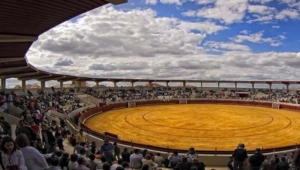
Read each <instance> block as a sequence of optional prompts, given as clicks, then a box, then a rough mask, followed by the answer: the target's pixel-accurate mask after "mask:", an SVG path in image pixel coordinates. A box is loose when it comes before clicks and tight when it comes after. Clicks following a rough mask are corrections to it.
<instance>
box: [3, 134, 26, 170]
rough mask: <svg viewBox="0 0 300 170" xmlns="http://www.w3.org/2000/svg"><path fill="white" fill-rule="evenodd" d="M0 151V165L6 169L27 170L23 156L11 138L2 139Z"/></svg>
mask: <svg viewBox="0 0 300 170" xmlns="http://www.w3.org/2000/svg"><path fill="white" fill-rule="evenodd" d="M1 150H2V153H1V159H2V164H3V166H4V167H5V168H6V169H18V170H27V167H26V166H25V160H24V157H23V154H22V152H21V151H20V150H19V149H17V145H16V143H15V141H14V140H13V139H12V138H11V137H8V136H7V137H4V138H3V140H2V143H1Z"/></svg>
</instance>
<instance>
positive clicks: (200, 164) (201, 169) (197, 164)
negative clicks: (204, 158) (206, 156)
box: [191, 159, 205, 170]
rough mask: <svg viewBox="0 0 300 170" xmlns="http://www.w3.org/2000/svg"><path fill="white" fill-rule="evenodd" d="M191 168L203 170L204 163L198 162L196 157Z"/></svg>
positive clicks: (192, 169)
mask: <svg viewBox="0 0 300 170" xmlns="http://www.w3.org/2000/svg"><path fill="white" fill-rule="evenodd" d="M191 170H205V164H204V163H203V162H200V161H199V160H198V159H193V161H192V164H191Z"/></svg>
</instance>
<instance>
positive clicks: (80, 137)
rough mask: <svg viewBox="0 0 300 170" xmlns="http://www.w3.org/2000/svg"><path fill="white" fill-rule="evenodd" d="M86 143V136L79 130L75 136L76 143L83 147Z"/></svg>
mask: <svg viewBox="0 0 300 170" xmlns="http://www.w3.org/2000/svg"><path fill="white" fill-rule="evenodd" d="M86 141H87V137H86V134H85V133H83V130H82V129H80V130H79V133H78V134H77V135H76V142H79V143H80V145H81V146H83V147H84V146H85V143H86Z"/></svg>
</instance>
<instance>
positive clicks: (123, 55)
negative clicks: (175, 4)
mask: <svg viewBox="0 0 300 170" xmlns="http://www.w3.org/2000/svg"><path fill="white" fill-rule="evenodd" d="M219 3H220V2H219ZM216 6H218V5H216ZM216 6H214V7H216ZM232 6H234V4H232ZM218 7H219V6H218ZM226 8H227V7H226ZM245 9H246V8H245ZM224 16H226V14H224ZM235 21H237V20H235ZM224 22H225V21H224ZM225 23H226V22H225ZM227 23H229V22H227ZM225 29H229V27H225V26H222V25H218V24H216V23H214V22H212V21H210V20H209V21H205V22H188V21H182V20H180V19H176V18H169V17H158V16H157V14H156V11H154V10H151V9H145V10H141V9H135V10H128V11H121V10H116V9H114V8H113V7H103V8H99V9H95V10H93V11H90V12H88V13H86V14H84V15H82V17H81V18H79V19H78V20H77V21H75V22H74V21H73V22H71V21H69V22H66V23H63V24H62V25H60V26H57V27H55V28H54V29H52V30H50V31H48V32H46V33H45V34H43V35H41V36H40V37H39V40H38V41H36V42H35V43H34V44H33V46H32V48H31V49H30V51H29V52H28V53H27V56H28V59H29V61H30V63H32V64H33V65H35V66H37V67H38V68H41V69H43V70H47V71H50V72H54V73H63V74H71V75H81V76H90V77H120V78H157V79H159V78H167V79H235V80H249V79H252V80H253V79H254V80H268V79H286V80H289V79H291V80H292V79H296V78H298V75H299V73H300V69H299V68H298V66H299V64H300V62H299V61H300V55H299V54H298V53H292V52H282V53H276V52H272V51H270V52H265V53H253V52H252V50H251V48H250V46H247V45H244V44H239V43H243V42H254V43H269V44H270V45H274V46H276V45H279V44H280V43H282V42H281V40H283V39H284V38H285V36H284V35H279V36H278V37H272V38H269V37H264V36H263V33H262V32H254V33H252V34H254V35H252V34H251V33H249V32H250V31H246V30H244V31H241V35H237V36H235V37H234V38H233V39H232V40H234V41H233V42H216V41H207V40H206V39H207V38H209V36H211V35H212V34H221V33H222V32H221V31H222V30H225ZM60 61H65V63H64V64H65V65H68V66H65V67H61V66H58V65H57V64H56V63H59V62H60ZM66 61H67V62H66ZM72 62H73V63H72Z"/></svg>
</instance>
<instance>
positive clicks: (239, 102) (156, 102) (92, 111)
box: [79, 100, 300, 154]
mask: <svg viewBox="0 0 300 170" xmlns="http://www.w3.org/2000/svg"><path fill="white" fill-rule="evenodd" d="M187 103H188V104H230V105H248V106H260V107H272V103H271V102H260V101H244V100H188V102H187ZM166 104H179V101H178V100H170V101H162V100H149V101H137V102H136V106H137V107H138V106H148V105H166ZM119 108H127V102H124V103H114V104H110V105H104V106H101V107H97V108H93V109H90V110H88V111H87V112H86V113H84V114H83V115H81V116H80V118H79V123H80V127H81V128H82V129H83V130H84V131H85V132H86V133H88V134H91V135H94V136H96V137H98V138H101V139H104V138H108V139H109V140H110V141H112V142H117V143H121V144H125V145H129V146H135V147H140V148H147V149H152V150H157V151H163V152H172V151H175V150H176V151H178V152H186V151H185V150H182V151H181V150H177V149H172V148H162V147H157V146H150V145H144V144H140V143H133V142H132V141H124V140H120V139H117V138H115V137H110V136H105V135H104V134H101V133H98V132H95V131H92V130H91V129H89V128H88V127H86V126H85V125H84V124H83V122H84V120H85V119H87V118H88V117H90V116H92V115H95V114H98V113H99V112H106V111H109V110H113V109H119ZM280 109H287V110H293V111H299V112H300V107H299V106H293V105H288V104H280ZM113 135H116V136H117V134H113ZM113 135H112V136H113ZM295 147H296V146H295V145H293V146H287V147H281V148H272V149H268V150H264V152H265V153H267V152H273V151H274V150H276V151H281V150H288V149H294V148H295ZM197 152H198V153H200V154H231V152H232V151H217V150H215V151H205V150H202V151H197ZM248 152H249V153H254V151H248Z"/></svg>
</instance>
